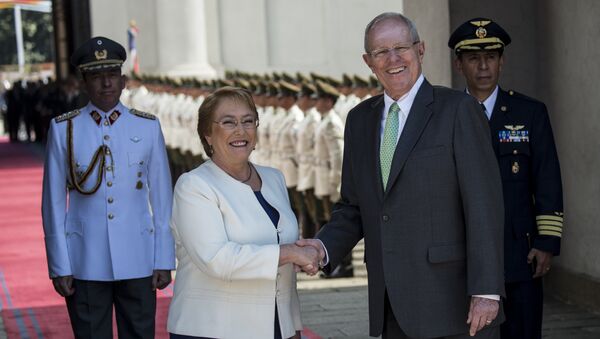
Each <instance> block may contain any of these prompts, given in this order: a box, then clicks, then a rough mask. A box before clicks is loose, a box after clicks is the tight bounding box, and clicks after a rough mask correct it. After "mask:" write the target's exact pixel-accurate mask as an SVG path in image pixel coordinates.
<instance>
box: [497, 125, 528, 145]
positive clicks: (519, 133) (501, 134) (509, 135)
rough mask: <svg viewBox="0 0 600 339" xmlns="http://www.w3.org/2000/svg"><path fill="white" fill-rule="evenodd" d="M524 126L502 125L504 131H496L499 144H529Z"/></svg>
mask: <svg viewBox="0 0 600 339" xmlns="http://www.w3.org/2000/svg"><path fill="white" fill-rule="evenodd" d="M524 127H525V125H516V126H515V125H504V128H506V129H505V130H500V131H498V139H499V140H500V142H529V131H528V130H524V129H523V128H524Z"/></svg>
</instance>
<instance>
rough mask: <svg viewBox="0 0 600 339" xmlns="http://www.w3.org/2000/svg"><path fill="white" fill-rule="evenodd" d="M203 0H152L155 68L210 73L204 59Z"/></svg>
mask: <svg viewBox="0 0 600 339" xmlns="http://www.w3.org/2000/svg"><path fill="white" fill-rule="evenodd" d="M204 5H205V3H204V1H197V0H177V2H173V1H169V0H155V2H154V6H155V8H156V14H157V16H156V18H157V19H158V20H157V21H156V22H155V25H156V31H155V32H156V39H155V40H154V41H155V45H154V49H155V51H156V55H157V56H158V58H157V60H156V61H157V65H156V68H157V69H156V71H157V72H158V73H161V74H167V75H171V76H198V77H214V76H215V75H216V73H215V70H214V69H213V68H212V67H211V66H210V65H209V63H208V53H207V29H206V13H205V10H204V9H205V8H204V7H205V6H204Z"/></svg>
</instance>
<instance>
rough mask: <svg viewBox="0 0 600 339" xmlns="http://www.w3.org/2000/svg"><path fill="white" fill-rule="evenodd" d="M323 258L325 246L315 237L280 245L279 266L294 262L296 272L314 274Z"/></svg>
mask: <svg viewBox="0 0 600 339" xmlns="http://www.w3.org/2000/svg"><path fill="white" fill-rule="evenodd" d="M324 259H325V248H324V247H323V244H322V243H321V241H319V240H316V239H300V240H298V241H296V242H295V243H293V244H285V245H281V247H280V252H279V266H282V265H285V264H290V263H291V264H294V269H295V270H296V272H300V271H304V272H306V273H307V274H308V275H315V274H317V272H319V268H320V267H321V264H322V262H323V260H324Z"/></svg>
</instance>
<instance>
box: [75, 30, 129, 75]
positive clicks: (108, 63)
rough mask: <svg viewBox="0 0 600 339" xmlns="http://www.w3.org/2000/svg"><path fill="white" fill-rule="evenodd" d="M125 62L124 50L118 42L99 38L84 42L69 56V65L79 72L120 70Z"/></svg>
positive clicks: (125, 54)
mask: <svg viewBox="0 0 600 339" xmlns="http://www.w3.org/2000/svg"><path fill="white" fill-rule="evenodd" d="M125 60H127V53H126V52H125V48H123V46H121V44H119V43H118V42H116V41H113V40H111V39H109V38H105V37H101V36H97V37H93V38H91V39H89V40H88V41H86V42H84V43H83V44H82V45H81V46H79V47H78V48H77V49H76V50H75V52H73V55H71V64H72V65H73V66H75V67H77V68H78V69H79V70H80V71H81V72H94V71H101V70H105V69H111V68H120V67H121V65H123V63H124V62H125Z"/></svg>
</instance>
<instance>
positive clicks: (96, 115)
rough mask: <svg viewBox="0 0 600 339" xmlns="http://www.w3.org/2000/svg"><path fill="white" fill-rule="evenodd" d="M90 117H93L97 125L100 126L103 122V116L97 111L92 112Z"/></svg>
mask: <svg viewBox="0 0 600 339" xmlns="http://www.w3.org/2000/svg"><path fill="white" fill-rule="evenodd" d="M90 115H91V116H92V119H94V121H95V122H96V125H98V126H100V123H101V122H102V115H101V114H100V113H98V112H96V111H91V112H90Z"/></svg>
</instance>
